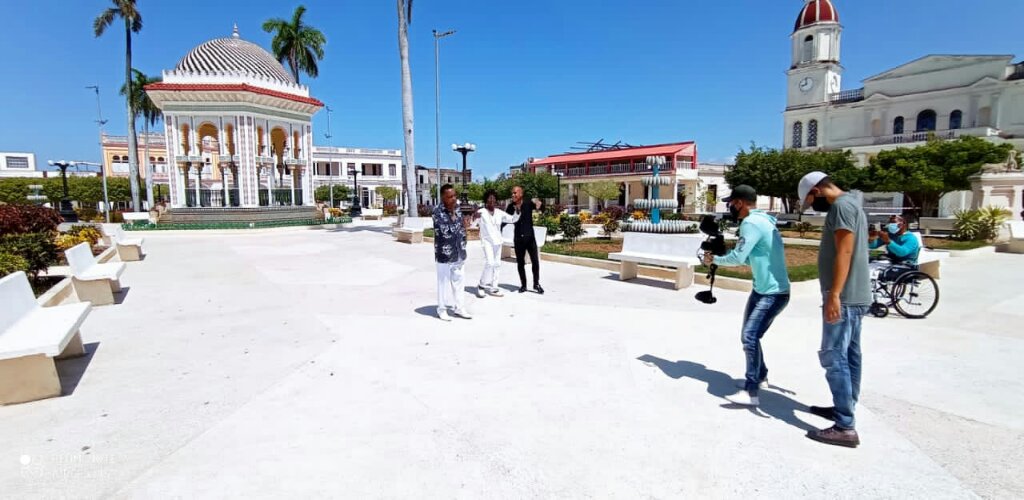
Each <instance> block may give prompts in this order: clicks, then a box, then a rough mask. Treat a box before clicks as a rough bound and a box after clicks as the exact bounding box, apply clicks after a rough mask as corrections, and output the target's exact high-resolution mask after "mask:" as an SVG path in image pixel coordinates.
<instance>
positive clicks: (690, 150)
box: [525, 141, 717, 212]
mask: <svg viewBox="0 0 1024 500" xmlns="http://www.w3.org/2000/svg"><path fill="white" fill-rule="evenodd" d="M649 156H660V157H663V158H665V166H664V167H663V168H662V169H661V172H660V174H661V175H662V176H668V177H671V178H672V179H674V182H673V183H672V184H671V185H669V186H668V187H662V188H661V190H662V191H666V190H667V191H669V192H672V193H675V196H676V198H677V199H678V200H679V205H680V210H681V211H683V212H703V211H704V210H705V209H707V208H708V207H706V206H698V205H701V203H700V201H701V200H699V198H702V197H703V195H704V193H705V192H706V191H707V190H708V186H707V185H706V184H705V183H704V182H703V181H702V180H701V179H700V177H699V175H698V172H699V170H698V163H697V144H696V143H695V142H692V141H688V142H675V143H671V144H658V145H654V146H636V147H624V148H615V149H607V150H601V151H588V152H581V153H564V154H557V155H552V156H549V157H547V158H542V159H539V160H533V161H530V162H529V163H528V164H527V165H526V167H525V168H526V170H527V171H529V172H534V173H545V172H547V173H552V174H555V175H559V176H561V179H562V180H561V184H562V193H561V194H562V196H561V200H559V201H560V202H561V203H562V204H563V205H567V206H569V207H570V210H571V211H576V210H580V209H590V210H594V209H596V208H597V207H598V205H599V204H601V202H610V204H617V205H620V206H623V207H628V206H630V205H632V204H633V200H635V199H637V198H644V197H646V194H647V191H646V190H647V188H646V187H645V186H644V185H643V184H642V183H641V180H642V179H643V178H644V177H649V176H650V175H651V169H650V168H649V167H648V166H647V163H646V160H647V157H649ZM597 181H613V182H617V183H619V186H620V190H619V197H618V199H617V200H597V199H594V198H593V197H592V196H590V195H588V194H586V193H585V192H584V185H585V184H588V183H592V182H597ZM716 189H717V186H716ZM659 194H660V195H661V196H660V197H661V198H668V197H669V196H671V195H669V196H666V194H665V193H664V192H661V193H659ZM712 208H713V207H712Z"/></svg>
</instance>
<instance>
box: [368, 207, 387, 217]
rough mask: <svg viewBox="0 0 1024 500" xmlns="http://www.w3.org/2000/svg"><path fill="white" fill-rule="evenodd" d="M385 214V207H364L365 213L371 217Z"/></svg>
mask: <svg viewBox="0 0 1024 500" xmlns="http://www.w3.org/2000/svg"><path fill="white" fill-rule="evenodd" d="M383 214H384V209H381V208H364V209H363V215H369V216H370V217H374V216H378V215H383Z"/></svg>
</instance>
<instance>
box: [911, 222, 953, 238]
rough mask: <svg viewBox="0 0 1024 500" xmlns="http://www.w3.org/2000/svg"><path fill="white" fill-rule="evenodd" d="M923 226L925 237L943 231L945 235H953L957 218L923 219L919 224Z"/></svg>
mask: <svg viewBox="0 0 1024 500" xmlns="http://www.w3.org/2000/svg"><path fill="white" fill-rule="evenodd" d="M918 224H919V225H920V226H921V230H923V231H924V235H925V236H931V235H932V231H942V232H944V233H952V232H953V230H954V224H956V218H954V217H921V220H920V221H919V222H918Z"/></svg>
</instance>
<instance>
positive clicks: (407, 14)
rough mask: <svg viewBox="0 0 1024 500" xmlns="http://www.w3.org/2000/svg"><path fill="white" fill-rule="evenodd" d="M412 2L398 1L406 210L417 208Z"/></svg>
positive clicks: (406, 0) (409, 0) (407, 0)
mask: <svg viewBox="0 0 1024 500" xmlns="http://www.w3.org/2000/svg"><path fill="white" fill-rule="evenodd" d="M410 23H412V0H398V56H399V58H400V59H401V60H402V128H403V131H404V132H403V135H404V136H405V195H406V200H407V201H406V209H407V210H409V211H411V210H413V209H414V208H416V171H415V170H416V152H415V151H414V149H415V145H416V144H415V141H414V136H413V119H412V74H411V73H410V71H409V24H410Z"/></svg>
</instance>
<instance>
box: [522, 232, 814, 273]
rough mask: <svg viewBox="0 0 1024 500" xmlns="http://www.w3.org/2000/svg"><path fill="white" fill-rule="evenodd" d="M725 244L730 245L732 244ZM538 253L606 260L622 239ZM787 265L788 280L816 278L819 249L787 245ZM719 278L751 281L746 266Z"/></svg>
mask: <svg viewBox="0 0 1024 500" xmlns="http://www.w3.org/2000/svg"><path fill="white" fill-rule="evenodd" d="M728 244H730V245H731V242H730V243H728ZM541 251H542V252H546V253H553V254H558V255H569V256H572V257H587V258H591V259H601V260H608V254H609V253H614V252H620V251H622V240H607V239H602V238H588V239H583V240H580V241H577V242H576V244H575V245H572V246H570V245H569V243H567V242H561V241H558V242H551V243H547V244H545V245H544V247H543V248H542V249H541ZM786 265H787V266H788V268H789V279H790V280H791V281H809V280H815V279H818V247H816V246H806V245H786ZM695 272H696V273H699V274H701V273H703V274H706V273H707V272H708V270H707V268H706V267H704V266H700V267H698V268H697V269H696V271H695ZM718 275H719V276H727V277H730V278H740V279H746V280H749V279H752V278H753V274H752V273H751V272H750V268H749V267H747V266H743V267H723V268H719V269H718Z"/></svg>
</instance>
